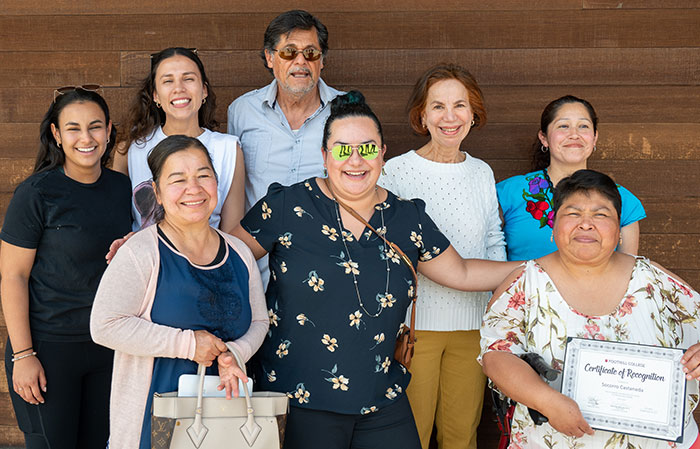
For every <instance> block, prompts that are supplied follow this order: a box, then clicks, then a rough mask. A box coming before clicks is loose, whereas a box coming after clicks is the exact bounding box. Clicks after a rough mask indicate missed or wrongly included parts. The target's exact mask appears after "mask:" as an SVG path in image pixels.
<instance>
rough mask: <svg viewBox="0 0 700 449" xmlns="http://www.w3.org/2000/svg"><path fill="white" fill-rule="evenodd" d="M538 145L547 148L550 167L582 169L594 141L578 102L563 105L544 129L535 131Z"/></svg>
mask: <svg viewBox="0 0 700 449" xmlns="http://www.w3.org/2000/svg"><path fill="white" fill-rule="evenodd" d="M538 135H539V138H540V142H542V145H544V146H545V147H548V148H549V153H550V155H551V162H550V163H551V165H552V166H554V165H559V166H575V167H585V166H586V161H587V160H588V158H589V157H590V155H591V153H593V148H594V147H595V144H596V142H597V140H598V132H597V131H594V130H593V122H592V121H591V116H590V114H589V113H588V110H587V109H586V107H585V106H584V105H582V104H581V103H566V104H564V105H563V106H562V107H560V108H559V110H558V111H557V113H556V115H555V117H554V120H552V122H551V123H550V124H549V126H548V127H547V134H546V135H545V134H543V133H542V131H540V132H539V134H538Z"/></svg>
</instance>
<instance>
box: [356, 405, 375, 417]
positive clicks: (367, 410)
mask: <svg viewBox="0 0 700 449" xmlns="http://www.w3.org/2000/svg"><path fill="white" fill-rule="evenodd" d="M376 411H379V409H378V408H377V407H376V406H374V405H373V406H371V407H362V408H361V409H360V414H362V415H369V414H370V413H374V412H376Z"/></svg>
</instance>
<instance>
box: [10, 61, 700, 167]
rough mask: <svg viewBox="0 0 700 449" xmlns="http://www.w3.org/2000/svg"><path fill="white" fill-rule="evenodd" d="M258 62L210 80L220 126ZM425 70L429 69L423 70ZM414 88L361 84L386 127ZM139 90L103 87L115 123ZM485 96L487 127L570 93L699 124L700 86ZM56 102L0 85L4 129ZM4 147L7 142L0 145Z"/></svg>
mask: <svg viewBox="0 0 700 449" xmlns="http://www.w3.org/2000/svg"><path fill="white" fill-rule="evenodd" d="M203 53H206V52H203ZM203 58H205V65H206V67H207V70H208V68H209V66H208V64H207V63H208V61H207V60H206V58H207V55H206V54H205V55H203ZM258 63H259V61H254V64H255V66H254V67H253V68H252V70H253V71H258V69H261V70H260V73H259V75H260V76H258V77H251V78H257V79H255V80H254V82H253V83H251V84H249V85H244V86H231V84H233V83H234V82H235V80H234V79H235V74H228V75H227V76H226V77H220V79H216V80H215V81H216V82H214V81H212V85H213V88H214V89H215V90H216V96H217V118H219V120H221V121H222V123H223V122H225V120H226V108H227V107H228V105H229V104H230V103H231V102H232V101H233V100H235V99H236V98H238V96H240V95H242V94H244V93H245V92H248V91H250V90H253V89H257V88H260V87H263V86H265V85H266V84H267V83H269V82H270V80H271V77H270V76H269V74H268V73H267V72H265V71H264V69H262V66H261V67H258V66H257V64H258ZM427 68H428V66H427V65H426V66H425V67H423V68H422V69H423V70H425V69H427ZM147 70H148V65H147V64H144V65H143V66H142V67H141V69H139V70H137V71H135V73H133V74H130V75H129V76H132V77H133V78H134V79H137V80H138V81H140V79H141V78H143V77H144V76H145V75H146V73H147ZM207 74H208V73H207ZM136 84H138V82H136ZM333 87H335V88H337V89H341V90H345V91H347V90H350V89H353V88H357V86H354V85H352V84H333ZM412 89H413V86H412V85H410V86H409V85H388V86H362V87H361V88H360V90H361V91H362V93H363V94H364V95H365V97H366V98H367V102H368V103H369V105H370V106H372V109H374V111H375V112H376V113H377V115H378V116H379V118H380V119H381V121H382V124H404V123H407V120H408V119H407V114H406V111H405V109H406V103H407V102H408V98H409V96H410V94H411V91H412ZM136 90H137V88H136V85H133V86H132V87H106V88H104V89H103V91H104V94H105V98H106V100H107V103H108V104H109V107H110V111H111V113H112V118H113V121H116V122H122V121H123V120H124V118H125V116H126V112H127V109H128V107H129V105H130V103H131V101H132V99H133V97H134V96H135V95H136ZM482 92H483V96H484V101H485V103H486V109H487V113H488V124H487V127H486V128H485V129H488V127H489V126H490V125H491V124H496V123H503V124H505V123H513V124H532V125H533V126H536V125H537V124H538V123H539V120H540V114H541V113H542V109H544V107H545V106H546V105H547V103H549V102H550V101H551V100H554V99H556V98H559V97H561V96H563V95H569V94H571V95H575V96H577V97H580V98H585V99H586V100H588V101H590V102H591V103H592V104H593V106H594V107H595V108H596V112H597V114H598V117H599V119H600V123H601V126H605V125H607V124H611V123H640V124H641V123H646V124H654V123H697V121H696V120H695V118H694V117H695V114H697V105H698V104H700V86H573V85H562V86H499V85H485V86H483V87H482ZM52 99H53V87H26V88H17V87H5V88H2V87H0V104H3V105H5V107H4V108H0V125H1V124H6V123H25V124H26V123H37V124H38V123H39V122H40V121H41V118H42V116H43V114H44V112H45V111H46V108H47V107H48V105H49V103H51V101H52ZM37 130H38V127H37ZM3 135H4V134H3ZM681 135H682V133H681ZM601 137H602V135H601ZM0 145H4V144H3V143H2V142H0ZM0 154H3V153H0Z"/></svg>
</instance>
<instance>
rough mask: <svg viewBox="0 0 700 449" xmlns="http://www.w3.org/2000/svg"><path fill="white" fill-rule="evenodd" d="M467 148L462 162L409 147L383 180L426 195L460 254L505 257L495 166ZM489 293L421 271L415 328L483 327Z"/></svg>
mask: <svg viewBox="0 0 700 449" xmlns="http://www.w3.org/2000/svg"><path fill="white" fill-rule="evenodd" d="M465 154H466V159H465V160H464V161H463V162H459V163H456V164H444V163H439V162H433V161H430V160H428V159H425V158H423V157H421V156H419V155H418V154H416V152H415V151H409V152H408V153H405V154H402V155H401V156H397V157H394V158H392V159H390V160H389V161H387V163H386V166H385V170H386V175H382V176H381V177H380V178H379V184H380V185H381V186H382V187H384V188H386V189H388V190H391V191H392V192H393V193H394V194H396V195H398V196H400V197H403V198H409V199H412V198H421V199H423V200H424V201H425V204H426V212H427V213H428V215H430V217H431V218H432V219H433V221H435V223H436V224H437V225H438V227H439V228H440V230H441V231H442V232H443V234H445V236H446V237H447V238H448V239H449V240H450V243H452V246H453V247H454V248H455V249H456V250H457V252H458V253H459V254H460V255H461V256H462V257H464V258H478V259H490V260H506V251H505V240H504V238H503V232H502V231H501V219H500V218H499V215H498V199H497V197H496V187H495V181H494V178H493V171H491V167H489V166H488V164H487V163H485V162H484V161H482V160H480V159H476V158H474V157H471V156H470V155H469V154H467V153H465ZM490 297H491V294H490V292H462V291H458V290H453V289H451V288H447V287H443V286H441V285H439V284H436V283H435V282H433V281H431V280H430V279H428V278H426V277H425V276H422V275H421V274H419V275H418V305H417V308H416V329H417V330H429V331H456V330H474V329H479V327H480V326H481V318H482V316H483V314H484V311H485V309H486V304H487V303H488V300H489V298H490ZM409 316H410V315H409Z"/></svg>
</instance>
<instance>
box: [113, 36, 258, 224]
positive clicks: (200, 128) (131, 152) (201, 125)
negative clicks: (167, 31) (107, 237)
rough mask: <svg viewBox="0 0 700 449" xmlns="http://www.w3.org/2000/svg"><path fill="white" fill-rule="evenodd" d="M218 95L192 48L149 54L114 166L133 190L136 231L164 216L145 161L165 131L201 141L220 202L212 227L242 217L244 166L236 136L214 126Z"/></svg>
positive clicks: (164, 134) (211, 221)
mask: <svg viewBox="0 0 700 449" xmlns="http://www.w3.org/2000/svg"><path fill="white" fill-rule="evenodd" d="M215 109H216V95H215V94H214V91H213V89H212V87H211V84H210V83H209V79H208V78H207V75H206V73H205V71H204V65H203V64H202V61H201V60H200V59H199V56H197V52H196V50H194V49H187V48H182V47H172V48H166V49H165V50H163V51H160V52H158V53H155V54H153V55H151V71H150V73H149V74H148V76H146V78H144V80H143V82H142V83H141V88H140V89H139V91H138V93H137V95H136V98H135V99H134V103H133V104H132V106H131V109H130V110H129V118H128V120H127V127H126V130H125V133H126V141H125V142H123V143H121V144H120V145H119V147H118V148H117V152H116V155H115V160H114V168H115V170H118V171H120V172H122V173H124V174H127V175H129V178H130V179H131V185H132V189H133V209H132V215H133V219H134V221H133V225H132V230H133V231H138V230H139V229H142V228H145V227H147V226H149V225H152V224H154V223H156V222H157V221H158V220H159V219H160V218H162V207H160V206H158V204H157V203H156V200H155V194H154V192H153V188H152V186H151V179H152V174H151V171H150V170H149V168H148V164H147V162H146V160H147V158H148V155H149V154H150V152H151V151H152V150H153V148H154V147H155V146H156V145H157V144H158V143H159V142H160V141H162V140H163V139H165V138H166V137H167V136H170V135H175V134H182V135H186V136H189V137H196V138H197V139H198V140H199V141H201V142H202V143H203V144H204V146H205V147H207V150H209V154H210V155H211V158H212V161H213V163H214V169H215V170H216V173H218V175H219V185H218V196H219V202H218V204H217V205H216V208H215V209H214V212H213V213H212V215H211V217H210V223H211V225H212V226H214V227H216V228H219V229H221V230H223V231H225V232H229V231H231V229H233V228H234V227H235V226H236V225H237V224H238V222H239V221H240V219H241V217H242V216H243V207H244V196H243V195H244V185H245V166H244V164H243V153H242V152H241V149H240V145H239V142H238V138H237V137H235V136H231V135H228V134H222V133H219V132H216V131H214V130H215V129H216V128H217V127H218V125H219V124H218V123H217V121H216V120H215V119H214V112H215Z"/></svg>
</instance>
